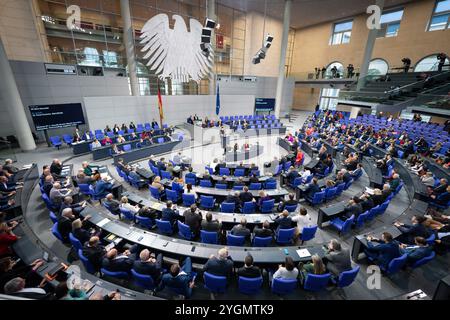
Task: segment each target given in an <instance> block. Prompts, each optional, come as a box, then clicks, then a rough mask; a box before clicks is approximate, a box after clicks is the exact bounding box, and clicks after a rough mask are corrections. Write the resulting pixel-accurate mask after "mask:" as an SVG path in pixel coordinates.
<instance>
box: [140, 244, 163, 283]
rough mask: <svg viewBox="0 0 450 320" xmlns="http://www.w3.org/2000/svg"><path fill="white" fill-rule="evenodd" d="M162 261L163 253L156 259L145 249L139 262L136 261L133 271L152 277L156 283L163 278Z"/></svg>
mask: <svg viewBox="0 0 450 320" xmlns="http://www.w3.org/2000/svg"><path fill="white" fill-rule="evenodd" d="M162 260H163V256H162V254H161V253H159V254H158V255H157V256H156V258H155V257H152V255H151V254H150V251H149V250H148V249H144V250H142V251H141V253H140V254H139V260H136V261H134V263H133V270H134V271H136V272H137V273H140V274H144V275H148V276H151V277H152V278H153V281H154V282H155V283H156V282H158V280H159V278H160V277H161V268H162Z"/></svg>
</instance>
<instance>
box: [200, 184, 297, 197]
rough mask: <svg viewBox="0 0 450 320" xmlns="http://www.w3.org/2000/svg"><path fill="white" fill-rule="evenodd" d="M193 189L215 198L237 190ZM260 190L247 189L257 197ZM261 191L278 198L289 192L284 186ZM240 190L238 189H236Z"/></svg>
mask: <svg viewBox="0 0 450 320" xmlns="http://www.w3.org/2000/svg"><path fill="white" fill-rule="evenodd" d="M193 190H194V191H195V192H196V193H197V194H202V195H206V196H213V197H215V198H226V197H227V196H228V195H229V194H233V193H234V192H236V191H238V190H233V189H217V188H206V187H195V188H193ZM260 191H261V190H249V192H250V193H251V194H252V195H253V197H254V198H259V197H260V196H259V192H260ZM263 191H264V192H265V193H266V195H268V196H269V197H272V198H275V199H279V198H283V197H284V196H286V195H288V194H289V191H288V190H286V189H284V188H277V189H263ZM238 192H240V191H238Z"/></svg>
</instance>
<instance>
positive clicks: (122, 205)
mask: <svg viewBox="0 0 450 320" xmlns="http://www.w3.org/2000/svg"><path fill="white" fill-rule="evenodd" d="M120 208H122V209H125V210H128V211H130V212H131V213H132V214H133V215H135V214H136V213H138V212H139V210H140V208H139V206H138V205H134V206H133V205H131V204H130V203H129V202H128V198H127V197H125V196H123V197H122V198H121V199H120Z"/></svg>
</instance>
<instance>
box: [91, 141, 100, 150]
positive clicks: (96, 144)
mask: <svg viewBox="0 0 450 320" xmlns="http://www.w3.org/2000/svg"><path fill="white" fill-rule="evenodd" d="M101 147H102V144H101V143H100V141H98V139H94V141H93V142H92V143H91V148H92V150H94V149H98V148H101Z"/></svg>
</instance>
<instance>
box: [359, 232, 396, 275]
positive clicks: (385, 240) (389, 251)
mask: <svg viewBox="0 0 450 320" xmlns="http://www.w3.org/2000/svg"><path fill="white" fill-rule="evenodd" d="M374 242H378V244H376V245H375V244H374ZM365 253H366V255H367V257H369V258H371V260H374V261H375V262H376V263H377V264H378V265H380V266H382V267H384V268H387V267H388V265H389V262H391V260H392V259H395V258H398V257H400V255H401V254H400V247H399V244H398V242H396V241H394V239H393V237H392V234H390V233H389V232H383V234H382V236H381V240H380V239H377V238H374V237H371V236H368V237H367V250H365Z"/></svg>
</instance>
